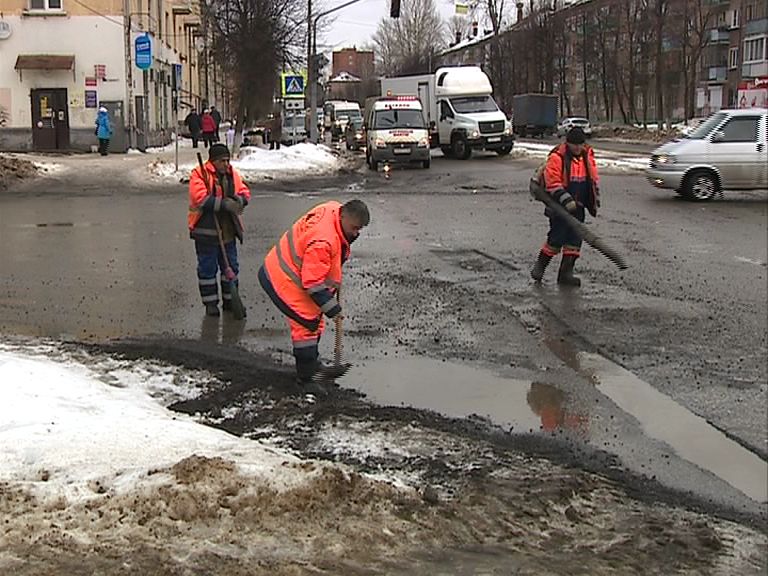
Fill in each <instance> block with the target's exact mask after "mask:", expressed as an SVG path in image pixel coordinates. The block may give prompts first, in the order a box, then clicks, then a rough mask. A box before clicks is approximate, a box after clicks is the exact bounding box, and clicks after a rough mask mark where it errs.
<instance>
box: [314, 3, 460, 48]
mask: <svg viewBox="0 0 768 576" xmlns="http://www.w3.org/2000/svg"><path fill="white" fill-rule="evenodd" d="M389 1H390V0H360V2H358V3H357V4H354V5H352V6H350V7H349V8H343V9H342V10H339V11H338V12H336V13H335V14H333V15H331V16H329V17H328V18H329V19H331V18H333V17H335V18H336V19H335V20H334V21H333V22H332V24H331V27H330V29H328V30H327V31H326V32H325V34H324V37H323V38H321V37H320V36H318V38H317V43H318V51H320V50H321V49H322V50H323V51H325V52H330V51H331V49H334V50H339V49H341V48H347V47H352V46H357V47H358V48H361V47H362V46H365V45H368V44H372V43H373V34H374V33H375V32H376V28H377V27H378V24H379V21H380V20H381V19H382V18H383V17H384V16H387V17H389ZM435 3H436V4H437V7H438V10H440V13H441V14H442V15H443V17H444V18H445V19H448V18H450V17H451V16H452V15H453V13H454V1H453V0H435ZM341 4H344V0H324V2H323V4H322V6H323V7H324V8H325V9H326V10H328V9H331V8H333V7H334V6H339V5H341ZM321 45H322V46H321Z"/></svg>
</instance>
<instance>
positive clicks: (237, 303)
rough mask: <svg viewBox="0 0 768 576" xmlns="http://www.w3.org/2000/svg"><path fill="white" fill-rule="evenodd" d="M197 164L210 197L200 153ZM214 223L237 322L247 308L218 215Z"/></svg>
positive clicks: (214, 217)
mask: <svg viewBox="0 0 768 576" xmlns="http://www.w3.org/2000/svg"><path fill="white" fill-rule="evenodd" d="M197 162H198V164H199V165H200V171H201V174H202V176H203V179H204V180H205V187H206V189H207V190H208V194H209V195H210V194H211V187H210V186H209V185H208V175H207V174H206V173H205V167H204V166H203V157H202V156H201V155H200V152H198V153H197ZM213 221H214V222H215V224H216V234H217V235H218V237H219V248H220V250H221V255H222V256H223V258H224V278H226V279H227V282H229V294H230V296H231V298H232V300H231V304H232V316H234V318H235V320H242V319H243V318H245V306H243V301H242V300H241V299H240V290H239V289H238V287H237V283H236V282H235V280H236V279H237V276H236V275H235V271H234V270H232V266H230V265H229V258H228V257H227V250H226V248H225V247H224V237H223V236H222V234H221V225H220V224H219V218H218V216H216V213H214V214H213ZM222 296H223V294H222Z"/></svg>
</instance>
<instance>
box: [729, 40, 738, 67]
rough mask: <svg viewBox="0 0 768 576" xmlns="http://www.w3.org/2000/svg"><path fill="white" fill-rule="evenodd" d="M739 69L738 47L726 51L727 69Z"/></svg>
mask: <svg viewBox="0 0 768 576" xmlns="http://www.w3.org/2000/svg"><path fill="white" fill-rule="evenodd" d="M738 67H739V47H738V46H736V47H734V48H731V49H730V50H729V51H728V68H730V69H731V70H733V69H734V68H738Z"/></svg>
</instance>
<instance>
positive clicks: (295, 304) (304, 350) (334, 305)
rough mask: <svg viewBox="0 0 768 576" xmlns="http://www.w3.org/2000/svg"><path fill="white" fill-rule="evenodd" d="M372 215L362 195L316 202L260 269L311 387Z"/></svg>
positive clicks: (302, 380)
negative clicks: (345, 272)
mask: <svg viewBox="0 0 768 576" xmlns="http://www.w3.org/2000/svg"><path fill="white" fill-rule="evenodd" d="M369 221H370V215H369V212H368V207H367V206H366V205H365V203H363V202H362V201H361V200H351V201H349V202H347V203H346V204H344V205H343V206H342V205H341V204H340V203H339V202H335V201H331V202H325V203H324V204H320V205H319V206H315V207H314V208H312V209H311V210H310V211H309V212H307V213H306V214H305V215H304V216H302V217H301V218H299V219H298V220H297V221H296V222H295V223H294V224H293V226H291V228H289V229H288V230H287V231H286V232H285V234H283V236H282V238H280V241H279V242H278V243H277V244H276V245H275V246H273V247H272V249H271V250H270V251H269V253H268V254H267V256H266V258H265V259H264V264H263V265H262V266H261V268H260V269H259V282H260V283H261V286H262V288H263V289H264V291H265V292H266V293H267V294H268V295H269V297H270V299H271V300H272V302H273V303H274V304H275V306H277V307H278V309H279V310H280V311H281V312H282V313H283V314H284V315H285V316H286V317H287V320H288V325H289V326H290V328H291V341H292V342H293V355H294V357H295V359H296V375H297V381H298V383H299V385H300V386H302V387H304V388H306V389H311V388H312V376H313V375H314V374H315V372H316V371H317V370H318V368H319V367H320V363H319V352H318V343H319V341H320V336H321V334H322V332H323V327H324V320H323V315H325V316H327V317H328V318H333V317H335V316H336V315H337V314H341V304H340V303H339V301H338V299H337V293H338V290H339V288H340V287H341V278H342V273H341V268H342V265H343V264H344V262H346V261H347V259H348V258H349V255H350V245H351V244H352V242H354V241H355V240H356V239H357V237H358V236H359V234H360V230H362V228H364V227H365V226H367V225H368V223H369Z"/></svg>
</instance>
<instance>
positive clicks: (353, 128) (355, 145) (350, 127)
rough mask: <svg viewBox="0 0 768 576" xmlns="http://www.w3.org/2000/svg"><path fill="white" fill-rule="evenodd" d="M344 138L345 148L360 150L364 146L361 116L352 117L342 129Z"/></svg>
mask: <svg viewBox="0 0 768 576" xmlns="http://www.w3.org/2000/svg"><path fill="white" fill-rule="evenodd" d="M344 138H345V140H346V142H347V150H355V151H357V150H360V149H361V148H362V147H363V146H365V129H364V128H363V119H362V118H353V119H352V120H350V121H349V123H348V124H347V128H346V129H345V130H344Z"/></svg>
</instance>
